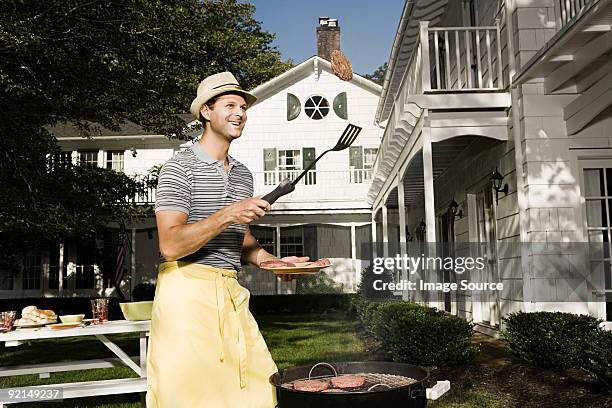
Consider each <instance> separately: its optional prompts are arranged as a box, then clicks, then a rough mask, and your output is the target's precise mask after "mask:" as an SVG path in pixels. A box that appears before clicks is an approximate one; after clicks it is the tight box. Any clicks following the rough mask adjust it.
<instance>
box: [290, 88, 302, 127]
mask: <svg viewBox="0 0 612 408" xmlns="http://www.w3.org/2000/svg"><path fill="white" fill-rule="evenodd" d="M301 110H302V106H301V105H300V100H299V99H298V97H297V96H295V95H294V94H290V93H287V120H288V121H291V120H293V119H295V118H297V117H298V116H299V114H300V111H301Z"/></svg>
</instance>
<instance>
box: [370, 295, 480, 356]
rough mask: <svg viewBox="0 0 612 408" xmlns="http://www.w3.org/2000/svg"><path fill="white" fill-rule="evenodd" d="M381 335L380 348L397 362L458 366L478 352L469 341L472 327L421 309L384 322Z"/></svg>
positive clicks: (447, 316) (454, 317) (462, 321)
mask: <svg viewBox="0 0 612 408" xmlns="http://www.w3.org/2000/svg"><path fill="white" fill-rule="evenodd" d="M384 315H385V313H384V312H383V313H381V316H384ZM391 315H393V312H391ZM381 333H383V334H384V336H385V337H383V338H382V339H381V340H382V341H383V344H384V345H383V347H384V348H385V349H386V350H388V351H389V352H390V353H391V356H392V358H393V360H394V361H398V362H406V363H412V364H417V365H424V366H432V365H437V366H438V365H457V364H463V363H466V362H468V361H471V360H472V359H473V358H474V357H475V356H476V354H478V352H479V350H478V347H477V346H475V345H473V344H471V342H470V338H471V337H472V334H473V326H472V324H470V323H468V322H467V321H465V320H463V319H461V318H460V317H457V316H452V315H449V314H446V313H444V312H441V311H438V310H435V309H430V308H426V307H424V306H421V307H413V308H408V309H405V310H402V311H400V313H399V314H397V316H396V317H395V318H394V319H393V320H388V321H386V324H385V327H384V329H383V331H382V332H381Z"/></svg>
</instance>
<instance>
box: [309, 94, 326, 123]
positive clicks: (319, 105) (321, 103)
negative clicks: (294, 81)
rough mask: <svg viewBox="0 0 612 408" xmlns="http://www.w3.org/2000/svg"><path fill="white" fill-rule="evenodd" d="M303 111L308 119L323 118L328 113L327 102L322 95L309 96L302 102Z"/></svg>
mask: <svg viewBox="0 0 612 408" xmlns="http://www.w3.org/2000/svg"><path fill="white" fill-rule="evenodd" d="M304 111H305V112H306V115H308V117H309V118H310V119H314V120H319V119H323V118H324V117H325V116H327V114H328V113H329V102H327V99H325V98H324V97H322V96H318V95H315V96H311V97H310V98H308V100H307V101H306V103H305V104H304Z"/></svg>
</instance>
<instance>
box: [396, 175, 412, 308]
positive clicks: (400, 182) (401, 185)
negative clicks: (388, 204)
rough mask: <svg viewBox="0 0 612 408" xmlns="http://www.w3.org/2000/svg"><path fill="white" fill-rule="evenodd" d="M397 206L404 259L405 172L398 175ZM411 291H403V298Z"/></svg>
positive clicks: (405, 278)
mask: <svg viewBox="0 0 612 408" xmlns="http://www.w3.org/2000/svg"><path fill="white" fill-rule="evenodd" d="M397 207H398V211H399V229H400V233H399V235H400V256H401V257H402V259H403V258H404V256H405V255H406V205H405V203H404V180H403V174H402V173H400V174H398V176H397ZM402 280H408V270H407V269H406V267H405V265H402ZM409 295H410V293H409V292H408V291H407V290H404V291H402V299H403V300H408V299H409Z"/></svg>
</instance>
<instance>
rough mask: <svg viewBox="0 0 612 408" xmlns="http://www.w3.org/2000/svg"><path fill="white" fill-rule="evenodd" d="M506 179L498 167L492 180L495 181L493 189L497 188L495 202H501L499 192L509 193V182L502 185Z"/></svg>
mask: <svg viewBox="0 0 612 408" xmlns="http://www.w3.org/2000/svg"><path fill="white" fill-rule="evenodd" d="M503 181H504V176H502V175H501V174H500V173H499V171H497V167H496V168H495V171H494V172H493V174H492V175H491V182H492V183H493V190H495V204H499V193H500V192H502V193H504V195H508V184H507V183H506V184H504V186H503V187H502V183H503Z"/></svg>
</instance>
